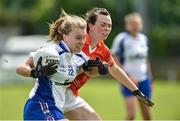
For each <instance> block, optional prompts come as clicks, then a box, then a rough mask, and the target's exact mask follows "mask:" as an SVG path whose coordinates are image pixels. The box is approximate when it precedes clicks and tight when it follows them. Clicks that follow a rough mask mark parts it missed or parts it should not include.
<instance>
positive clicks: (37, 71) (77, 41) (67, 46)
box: [16, 11, 101, 120]
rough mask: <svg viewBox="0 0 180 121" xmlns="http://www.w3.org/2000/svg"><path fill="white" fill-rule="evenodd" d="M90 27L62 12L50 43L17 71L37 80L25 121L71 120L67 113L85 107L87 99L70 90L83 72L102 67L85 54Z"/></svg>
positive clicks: (51, 33) (51, 27)
mask: <svg viewBox="0 0 180 121" xmlns="http://www.w3.org/2000/svg"><path fill="white" fill-rule="evenodd" d="M86 26H87V25H86V21H85V20H84V19H83V18H81V17H78V16H75V15H68V14H66V13H65V12H63V11H62V14H61V16H60V18H59V19H57V20H56V21H55V22H54V23H52V24H50V35H49V38H50V40H49V41H50V42H48V43H47V45H45V46H42V47H41V48H40V49H38V50H37V51H36V52H31V53H30V56H29V58H28V59H27V60H26V62H25V63H23V64H22V65H20V66H18V67H17V68H16V72H17V73H18V74H20V75H22V76H25V77H34V78H36V83H35V86H34V88H33V89H32V90H31V92H30V94H29V99H28V101H27V102H26V104H25V107H24V120H67V119H65V118H64V114H63V113H64V112H65V111H68V110H67V109H72V108H76V106H79V105H81V103H79V102H82V101H83V99H81V98H80V97H76V96H74V95H73V93H72V91H71V90H70V89H69V88H68V86H70V84H71V81H72V80H73V79H74V78H75V77H76V75H77V74H78V73H80V71H81V70H83V71H84V70H87V71H88V70H90V68H89V67H95V66H97V65H99V64H101V63H100V61H99V60H89V58H88V57H87V56H86V55H85V54H84V53H83V52H81V50H82V47H83V45H84V43H85V38H86ZM57 56H58V57H57ZM46 62H47V64H46ZM82 68H83V69H82Z"/></svg>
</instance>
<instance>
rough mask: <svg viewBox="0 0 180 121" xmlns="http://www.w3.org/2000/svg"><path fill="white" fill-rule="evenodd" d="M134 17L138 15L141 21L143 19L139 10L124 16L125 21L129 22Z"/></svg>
mask: <svg viewBox="0 0 180 121" xmlns="http://www.w3.org/2000/svg"><path fill="white" fill-rule="evenodd" d="M134 17H138V18H139V19H140V20H141V21H142V16H141V15H140V14H139V13H137V12H134V13H130V14H127V15H126V16H125V17H124V21H125V23H126V24H127V23H129V21H131V20H132V19H134Z"/></svg>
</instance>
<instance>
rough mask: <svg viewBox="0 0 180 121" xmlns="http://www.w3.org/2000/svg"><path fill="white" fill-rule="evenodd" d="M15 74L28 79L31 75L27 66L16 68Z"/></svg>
mask: <svg viewBox="0 0 180 121" xmlns="http://www.w3.org/2000/svg"><path fill="white" fill-rule="evenodd" d="M16 73H18V74H20V75H22V76H25V77H30V75H31V67H30V66H27V65H20V66H18V67H17V68H16Z"/></svg>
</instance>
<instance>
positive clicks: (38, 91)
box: [29, 41, 89, 110]
mask: <svg viewBox="0 0 180 121" xmlns="http://www.w3.org/2000/svg"><path fill="white" fill-rule="evenodd" d="M43 47H49V48H54V49H55V50H57V52H58V53H59V58H60V62H59V65H58V68H57V72H56V73H55V74H54V75H53V76H52V77H51V78H47V77H42V78H38V79H37V80H36V84H35V86H34V88H33V89H32V90H31V92H30V95H29V98H30V99H33V100H36V101H42V102H43V101H44V102H48V103H50V104H54V105H56V106H57V107H58V108H59V109H60V110H62V108H63V106H64V104H65V101H66V93H67V89H68V86H70V84H71V82H72V81H73V80H74V79H75V77H76V76H77V74H78V71H79V68H80V66H81V65H82V64H84V63H85V62H86V61H87V60H88V59H89V58H88V57H87V56H86V55H85V54H84V53H83V52H80V53H76V54H73V53H71V52H70V49H69V47H68V46H67V45H66V44H65V43H64V42H63V41H61V43H60V44H59V45H58V44H56V43H48V45H47V46H43ZM33 55H34V54H33V53H31V56H32V57H33Z"/></svg>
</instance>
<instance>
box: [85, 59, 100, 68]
mask: <svg viewBox="0 0 180 121" xmlns="http://www.w3.org/2000/svg"><path fill="white" fill-rule="evenodd" d="M99 65H102V62H101V61H100V60H99V58H96V60H92V59H89V60H88V61H87V62H85V63H84V64H83V69H84V71H90V70H91V69H92V67H98V66H99Z"/></svg>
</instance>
